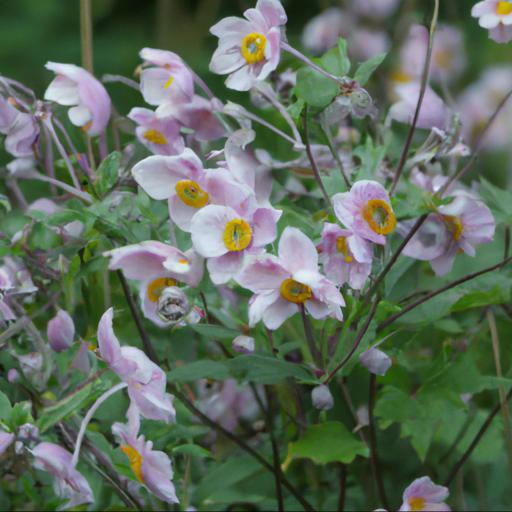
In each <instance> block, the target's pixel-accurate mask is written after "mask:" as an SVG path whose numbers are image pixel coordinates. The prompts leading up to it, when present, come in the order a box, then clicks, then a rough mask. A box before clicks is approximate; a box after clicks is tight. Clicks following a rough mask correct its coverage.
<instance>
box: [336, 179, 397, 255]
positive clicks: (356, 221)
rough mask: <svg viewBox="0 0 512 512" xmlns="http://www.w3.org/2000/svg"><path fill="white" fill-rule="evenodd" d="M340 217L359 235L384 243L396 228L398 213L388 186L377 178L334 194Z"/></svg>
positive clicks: (337, 213) (343, 222) (337, 215)
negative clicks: (392, 205) (389, 194)
mask: <svg viewBox="0 0 512 512" xmlns="http://www.w3.org/2000/svg"><path fill="white" fill-rule="evenodd" d="M332 203H333V206H334V212H335V214H336V217H338V220H339V221H340V222H341V223H342V224H343V225H345V226H346V227H347V228H348V229H350V230H351V231H352V232H353V233H354V234H355V235H358V236H359V237H361V238H364V239H365V240H369V241H370V242H374V243H376V244H380V245H384V244H385V243H386V236H387V235H389V234H390V233H392V232H393V230H394V229H395V226H396V217H395V214H394V212H393V208H392V207H391V203H390V201H389V196H388V193H387V192H386V190H385V188H384V187H383V186H382V185H381V184H380V183H377V182H376V181H371V180H360V181H358V182H356V183H354V185H352V188H351V189H350V192H343V193H339V194H336V195H334V196H333V198H332Z"/></svg>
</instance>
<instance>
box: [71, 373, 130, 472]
mask: <svg viewBox="0 0 512 512" xmlns="http://www.w3.org/2000/svg"><path fill="white" fill-rule="evenodd" d="M126 387H128V384H126V382H120V383H119V384H116V385H115V386H114V387H113V388H110V389H109V390H108V391H106V392H105V393H103V395H101V396H100V397H99V398H98V399H97V400H96V402H94V405H93V406H92V407H91V408H90V409H89V410H88V411H87V414H86V415H85V418H84V419H83V420H82V424H81V425H80V430H79V431H78V436H77V438H76V444H75V451H74V452H73V458H72V459H71V465H72V466H73V467H75V466H76V464H77V462H78V457H79V456H80V448H81V446H82V441H83V439H84V436H85V429H86V428H87V425H88V424H89V422H90V421H91V419H92V417H93V416H94V413H95V412H96V411H97V410H98V408H99V407H100V405H101V404H102V403H103V402H104V401H105V400H107V399H108V398H110V397H111V396H112V395H113V394H115V393H117V392H118V391H121V390H122V389H124V388H126Z"/></svg>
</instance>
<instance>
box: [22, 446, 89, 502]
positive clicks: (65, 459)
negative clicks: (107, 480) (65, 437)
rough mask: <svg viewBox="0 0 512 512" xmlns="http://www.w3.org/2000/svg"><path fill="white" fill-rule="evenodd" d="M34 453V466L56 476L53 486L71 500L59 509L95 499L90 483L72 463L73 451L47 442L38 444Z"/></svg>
mask: <svg viewBox="0 0 512 512" xmlns="http://www.w3.org/2000/svg"><path fill="white" fill-rule="evenodd" d="M32 454H33V455H34V457H35V461H34V466H35V467H36V468H37V469H42V470H43V471H47V472H48V473H50V474H51V475H52V476H53V477H54V481H53V488H54V490H55V493H56V494H57V496H59V497H60V498H64V499H67V500H69V501H67V503H66V504H65V505H64V506H62V507H61V508H59V509H58V510H62V509H67V508H72V507H77V506H79V505H82V504H84V503H92V502H93V501H94V496H93V494H92V490H91V487H90V486H89V483H88V482H87V480H86V479H85V478H84V477H83V476H82V474H81V473H79V472H78V471H77V470H76V468H75V467H74V466H73V465H72V463H71V459H72V455H71V453H69V452H68V451H67V450H65V449H64V448H61V447H60V446H58V445H56V444H53V443H46V442H45V443H40V444H38V445H37V446H36V447H35V448H34V450H33V451H32Z"/></svg>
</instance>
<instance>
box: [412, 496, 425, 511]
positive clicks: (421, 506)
mask: <svg viewBox="0 0 512 512" xmlns="http://www.w3.org/2000/svg"><path fill="white" fill-rule="evenodd" d="M425 504H426V503H425V498H409V507H410V508H411V510H412V511H413V512H418V511H421V510H425Z"/></svg>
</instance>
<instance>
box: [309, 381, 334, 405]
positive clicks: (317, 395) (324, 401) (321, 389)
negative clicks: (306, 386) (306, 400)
mask: <svg viewBox="0 0 512 512" xmlns="http://www.w3.org/2000/svg"><path fill="white" fill-rule="evenodd" d="M311 398H312V399H313V406H314V407H315V409H319V410H320V411H328V410H329V409H332V407H333V405H334V399H333V397H332V395H331V392H330V391H329V388H328V387H327V386H324V385H323V384H322V385H320V386H317V387H316V388H314V389H313V391H312V392H311Z"/></svg>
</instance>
